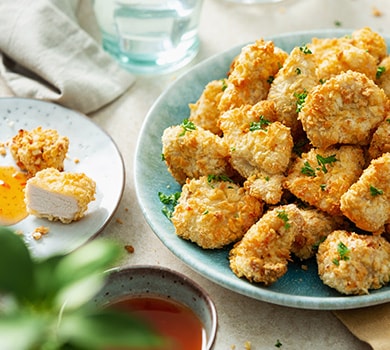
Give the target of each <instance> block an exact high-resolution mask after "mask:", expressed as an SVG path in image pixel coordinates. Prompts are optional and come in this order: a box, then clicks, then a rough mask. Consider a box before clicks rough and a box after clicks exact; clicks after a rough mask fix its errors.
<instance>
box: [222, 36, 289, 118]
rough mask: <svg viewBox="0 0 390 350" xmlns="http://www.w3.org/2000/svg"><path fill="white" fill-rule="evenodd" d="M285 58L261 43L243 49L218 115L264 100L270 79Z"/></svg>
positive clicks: (272, 47)
mask: <svg viewBox="0 0 390 350" xmlns="http://www.w3.org/2000/svg"><path fill="white" fill-rule="evenodd" d="M287 56H288V54H287V53H286V52H284V51H283V50H281V49H279V48H277V47H275V46H274V43H273V42H272V41H264V40H263V39H259V40H257V41H256V42H255V43H253V44H250V45H247V46H245V47H243V49H242V50H241V53H240V54H239V55H238V56H237V57H236V59H235V61H234V65H233V67H232V71H231V73H230V75H229V77H228V79H227V87H226V89H225V90H224V92H223V95H222V97H221V101H220V103H219V109H220V111H221V112H224V111H227V110H229V109H232V108H236V107H240V106H242V105H247V104H249V105H254V104H255V103H257V102H259V101H260V100H264V99H265V98H266V97H267V94H268V90H269V87H270V83H271V81H272V79H273V77H274V76H275V75H276V73H277V72H278V70H279V69H280V67H281V66H282V65H283V63H284V60H285V59H286V58H287Z"/></svg>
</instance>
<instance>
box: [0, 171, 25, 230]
mask: <svg viewBox="0 0 390 350" xmlns="http://www.w3.org/2000/svg"><path fill="white" fill-rule="evenodd" d="M26 181H27V176H26V174H24V173H22V172H20V171H19V170H17V169H16V168H14V167H13V166H0V225H4V226H8V225H13V224H16V223H17V222H19V221H20V220H23V219H24V218H25V217H26V216H27V211H26V204H25V203H24V188H25V186H26Z"/></svg>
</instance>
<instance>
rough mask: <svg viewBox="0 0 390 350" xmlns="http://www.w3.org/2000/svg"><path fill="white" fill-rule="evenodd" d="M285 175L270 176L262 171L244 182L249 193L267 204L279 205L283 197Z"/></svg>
mask: <svg viewBox="0 0 390 350" xmlns="http://www.w3.org/2000/svg"><path fill="white" fill-rule="evenodd" d="M283 181H284V175H283V174H276V175H270V174H268V173H266V172H262V171H260V172H259V173H258V174H257V175H253V176H250V177H249V178H248V179H247V180H246V181H245V182H244V188H246V189H247V190H248V191H249V193H250V194H251V195H252V196H253V197H255V198H258V199H260V200H262V201H264V202H265V203H267V204H277V203H279V202H280V200H281V199H282V196H283Z"/></svg>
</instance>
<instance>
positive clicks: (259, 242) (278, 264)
mask: <svg viewBox="0 0 390 350" xmlns="http://www.w3.org/2000/svg"><path fill="white" fill-rule="evenodd" d="M303 224H304V220H303V216H302V215H301V213H300V211H299V209H298V208H297V206H296V205H295V204H288V205H284V206H278V207H275V208H274V209H272V210H269V211H267V212H266V213H265V214H264V215H263V216H262V217H261V219H260V220H259V221H258V222H257V223H256V224H254V225H253V226H252V227H251V228H250V229H249V230H248V232H247V233H246V234H245V235H244V237H243V238H242V240H241V241H240V242H238V243H236V244H235V245H234V247H233V249H232V250H231V251H230V253H229V261H230V268H231V270H232V271H233V273H234V274H235V275H236V276H237V277H245V278H246V279H248V280H249V281H250V282H262V283H264V284H265V285H269V284H272V283H274V282H275V281H277V280H278V279H279V278H280V277H282V276H283V275H284V274H285V273H286V272H287V265H288V261H289V260H290V250H291V246H292V244H293V242H294V237H295V235H296V234H297V232H300V230H301V228H302V227H303Z"/></svg>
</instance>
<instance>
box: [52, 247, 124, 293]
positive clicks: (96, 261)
mask: <svg viewBox="0 0 390 350" xmlns="http://www.w3.org/2000/svg"><path fill="white" fill-rule="evenodd" d="M121 251H122V250H121V249H120V248H119V246H118V245H117V244H114V243H112V242H108V241H102V240H95V241H92V242H90V243H87V244H86V245H84V246H82V247H81V248H79V249H77V250H75V251H73V252H72V253H70V254H68V255H67V256H64V257H63V259H61V260H60V261H59V262H58V265H57V267H56V269H55V271H54V274H55V276H54V278H56V280H57V281H58V282H59V285H60V286H69V285H70V284H72V283H74V282H76V281H78V280H82V279H84V278H85V277H89V276H90V275H91V274H99V273H103V272H104V271H105V270H107V269H108V268H109V267H112V265H113V264H114V262H115V261H116V260H117V259H118V257H119V255H120V253H121Z"/></svg>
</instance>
